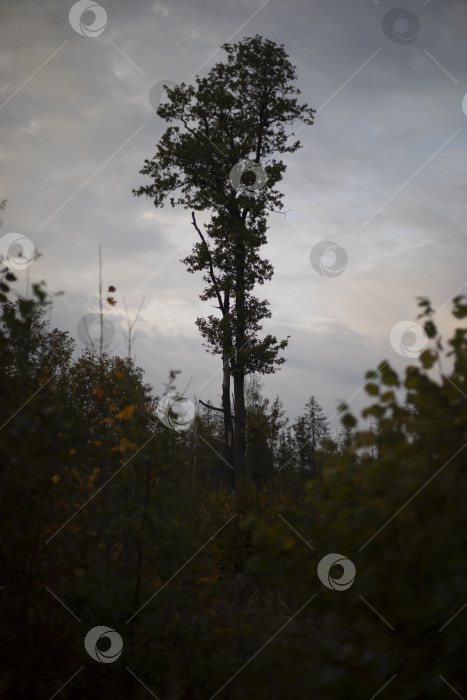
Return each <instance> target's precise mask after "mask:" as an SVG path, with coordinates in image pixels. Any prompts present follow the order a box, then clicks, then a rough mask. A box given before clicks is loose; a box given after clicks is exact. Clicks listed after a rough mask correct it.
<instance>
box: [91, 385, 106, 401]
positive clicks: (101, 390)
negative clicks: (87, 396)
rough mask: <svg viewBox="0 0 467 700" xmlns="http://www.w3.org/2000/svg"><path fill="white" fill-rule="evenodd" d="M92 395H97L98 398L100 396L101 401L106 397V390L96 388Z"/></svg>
mask: <svg viewBox="0 0 467 700" xmlns="http://www.w3.org/2000/svg"><path fill="white" fill-rule="evenodd" d="M92 393H93V394H96V396H98V397H99V398H100V399H101V398H102V397H103V396H104V390H103V389H101V388H100V386H96V388H95V389H94V391H93V392H92Z"/></svg>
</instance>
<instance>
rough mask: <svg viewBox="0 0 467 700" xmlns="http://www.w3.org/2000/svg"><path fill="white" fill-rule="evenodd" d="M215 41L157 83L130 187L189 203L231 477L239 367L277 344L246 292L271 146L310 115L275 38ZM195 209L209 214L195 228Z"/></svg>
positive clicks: (241, 378) (266, 207) (260, 366)
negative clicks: (147, 141) (205, 68)
mask: <svg viewBox="0 0 467 700" xmlns="http://www.w3.org/2000/svg"><path fill="white" fill-rule="evenodd" d="M222 48H223V49H224V50H225V52H226V53H227V60H226V61H225V62H220V63H218V64H216V65H215V66H214V67H213V68H212V69H211V71H210V72H209V73H208V75H207V76H206V77H205V78H199V77H197V78H196V85H185V83H181V84H180V85H178V86H174V87H172V88H170V89H167V94H168V102H166V103H165V104H162V105H160V106H159V108H158V111H157V112H158V114H159V116H160V117H162V118H163V119H165V120H166V121H167V122H169V123H170V124H171V125H170V126H169V127H168V128H167V129H166V131H165V133H164V135H163V136H162V138H161V140H160V142H159V144H158V146H157V152H156V154H155V156H154V157H153V158H152V160H146V161H145V164H144V167H143V169H142V170H141V171H140V172H141V173H142V174H143V175H147V176H149V177H150V178H151V183H150V184H149V185H146V186H142V187H140V188H139V189H138V190H134V193H135V194H136V195H138V196H141V195H146V196H148V197H151V198H152V199H153V200H154V204H155V206H156V207H161V206H163V205H164V203H165V202H166V200H167V199H168V200H169V201H170V203H171V205H172V206H175V205H177V204H180V205H182V206H183V207H184V208H187V209H191V210H192V224H193V226H194V228H195V230H196V232H197V234H198V237H199V241H198V242H197V243H195V245H194V247H193V250H192V254H191V255H189V256H188V257H187V258H186V259H185V260H184V263H185V264H186V266H187V269H188V271H189V272H192V273H194V272H196V271H202V272H203V273H204V281H205V283H206V286H205V288H204V290H203V292H202V294H201V295H200V298H201V299H202V300H204V301H211V300H215V302H217V308H218V310H219V312H220V315H216V316H215V315H212V314H211V315H209V316H208V317H207V318H198V319H197V325H198V328H199V330H200V332H201V335H202V336H203V338H204V340H205V341H206V344H207V347H208V349H209V350H210V351H211V352H212V353H213V354H218V355H220V356H221V357H222V366H223V382H222V411H223V418H224V430H225V447H226V452H227V455H228V458H229V459H230V460H231V461H232V463H233V466H234V472H233V474H234V482H233V485H235V483H237V482H238V479H239V477H241V476H242V475H243V474H244V473H245V468H246V458H245V447H246V437H245V431H246V411H245V377H246V376H247V375H248V374H250V373H252V372H257V373H259V374H268V373H272V372H274V371H275V370H276V369H277V367H278V366H279V365H280V364H281V363H282V362H283V361H284V360H283V358H282V357H280V351H281V350H283V349H284V348H285V347H286V345H287V340H280V341H278V340H277V338H276V337H275V336H273V335H270V334H268V335H266V336H265V337H260V331H261V329H262V325H261V323H262V321H263V320H264V319H266V318H269V317H270V316H271V312H270V311H269V305H268V303H267V301H264V300H259V299H258V298H257V297H256V296H254V294H253V290H254V287H255V285H256V284H264V282H267V281H269V280H270V279H271V277H272V275H273V267H272V265H271V263H270V262H269V261H268V260H265V259H263V258H262V257H261V256H260V249H261V247H262V246H263V245H264V244H265V243H266V242H267V239H266V231H267V220H268V215H269V212H270V211H277V210H279V209H281V208H282V197H283V195H282V194H281V193H280V192H279V191H278V190H277V189H276V185H277V184H278V183H279V182H280V180H281V179H282V176H283V173H284V172H285V169H286V166H285V164H284V163H283V162H282V161H280V160H276V159H275V158H274V156H275V154H283V153H293V152H294V151H296V150H297V149H298V148H299V147H300V142H299V141H291V140H290V136H294V133H293V131H292V133H291V134H288V133H287V131H288V129H287V127H292V126H293V124H294V122H295V121H296V120H301V121H302V122H304V123H306V124H312V123H313V114H314V111H315V110H313V109H312V108H310V107H308V105H307V104H299V102H298V100H297V97H296V96H297V95H299V94H300V91H299V90H298V89H297V88H296V87H295V86H294V85H293V81H294V80H295V79H296V70H295V67H294V66H293V65H292V64H291V63H290V61H289V58H288V56H287V54H286V52H285V50H284V48H283V46H282V45H281V46H279V45H277V44H276V43H275V42H273V41H270V40H268V39H264V38H262V37H260V36H258V35H257V36H255V37H253V38H247V39H244V40H243V41H241V42H239V43H237V44H225V45H224V46H223V47H222ZM253 175H254V176H255V177H256V179H255V184H253V183H252V182H251V177H252V176H253ZM242 177H243V178H244V179H243V181H242ZM196 212H206V213H208V214H209V217H210V218H209V220H208V222H207V223H206V224H205V226H204V229H205V230H204V232H203V230H202V225H200V224H199V223H198V221H197V218H196ZM231 381H233V397H234V407H233V408H234V411H233V414H234V415H233V414H232V406H231Z"/></svg>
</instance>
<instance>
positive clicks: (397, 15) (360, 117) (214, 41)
mask: <svg viewBox="0 0 467 700" xmlns="http://www.w3.org/2000/svg"><path fill="white" fill-rule="evenodd" d="M398 1H400V2H401V3H403V7H402V8H399V10H398V11H397V9H396V10H395V8H397V7H399V5H398V4H397V2H396V0H351V1H350V0H288V2H283V1H282V0H281V1H279V0H267V1H266V2H265V1H264V0H224V2H222V3H221V2H215V1H214V0H194V1H193V2H190V1H189V0H171V1H170V2H162V1H159V0H152V1H151V0H138V1H137V2H134V3H129V2H123V0H103V2H102V7H103V8H104V9H103V10H101V9H100V7H99V6H97V7H95V8H94V9H95V11H96V13H95V14H94V13H92V12H91V11H89V10H88V11H87V12H85V13H84V14H82V15H81V18H80V14H81V12H82V8H83V6H84V5H85V4H86V3H83V4H82V3H78V6H77V7H76V8H75V11H74V13H72V15H71V19H72V22H70V17H69V12H70V9H71V8H72V6H73V2H72V1H71V0H67V1H64V0H61V1H60V2H59V1H58V0H47V1H44V2H41V3H37V2H28V1H27V0H19V1H18V2H16V3H9V4H4V6H3V8H2V22H1V26H0V34H1V46H2V50H1V56H0V62H1V64H0V65H1V69H2V81H1V85H0V105H1V106H0V127H1V130H2V135H1V139H0V159H1V162H2V168H1V172H2V183H1V187H0V199H3V198H6V199H7V200H8V205H7V209H6V210H5V212H4V213H3V216H2V219H3V226H2V230H1V233H2V236H5V235H6V234H9V233H16V234H21V235H23V236H25V237H27V238H28V239H30V241H32V243H33V245H34V246H35V248H36V249H37V251H39V252H40V254H41V257H40V258H39V259H38V260H36V261H35V262H33V263H32V264H31V265H30V266H29V268H28V269H27V271H25V270H22V271H20V272H18V276H19V278H20V283H19V289H20V291H22V292H25V291H26V289H27V283H28V280H29V283H30V282H32V281H36V280H39V279H45V280H46V281H47V283H48V284H49V285H50V289H51V290H63V291H64V292H65V294H64V296H63V297H61V298H57V299H56V300H55V302H54V307H53V311H52V323H53V324H54V325H56V326H58V327H59V328H62V329H64V330H69V331H70V332H71V334H72V335H73V336H74V337H76V338H77V330H76V329H77V324H78V322H79V320H80V319H81V318H82V316H83V315H84V314H87V313H89V312H92V311H95V310H96V308H97V306H96V299H97V283H98V246H99V245H101V246H102V255H103V261H104V267H103V276H104V284H105V285H110V284H113V285H115V287H116V288H117V292H116V294H115V297H116V299H117V301H118V304H117V307H116V308H115V309H113V310H111V313H110V314H109V319H111V320H112V322H113V323H114V325H115V327H116V329H117V331H116V336H115V342H114V347H115V352H116V353H121V354H124V353H125V340H124V337H123V334H122V332H121V331H122V330H125V315H124V310H123V303H122V302H123V298H125V299H126V301H127V305H128V308H129V311H130V315H134V314H135V313H136V312H137V310H138V307H139V305H140V303H141V301H142V299H143V297H144V298H145V302H144V307H143V310H142V313H141V316H140V320H139V323H138V326H137V330H138V338H137V340H136V343H135V347H134V354H135V357H136V361H137V363H138V364H139V365H140V366H142V367H143V368H144V369H145V371H146V378H147V380H148V381H149V382H150V383H151V384H152V385H153V387H154V390H155V392H156V393H158V394H160V393H161V392H162V390H163V382H164V381H165V380H166V378H167V376H168V372H169V370H170V369H178V370H181V372H182V374H181V379H180V381H179V385H178V386H179V389H180V390H183V389H184V388H185V387H186V385H187V384H188V383H189V387H188V389H187V396H189V397H191V398H192V397H193V396H194V395H197V396H199V397H200V398H202V399H203V400H207V399H208V398H211V399H212V400H213V401H214V402H217V401H218V400H219V399H218V396H219V394H220V373H219V366H220V360H219V358H217V357H213V356H211V355H209V354H207V353H206V351H205V349H204V348H203V347H202V343H201V339H200V337H199V335H198V332H197V329H196V327H195V325H194V321H195V318H196V317H197V316H200V315H204V314H205V313H206V311H207V309H206V307H205V305H204V304H203V303H202V302H201V301H200V300H199V299H198V294H199V293H200V291H201V289H202V280H201V276H198V275H196V276H193V275H189V274H188V273H187V272H186V270H185V267H184V266H183V265H182V263H181V262H180V258H183V257H184V256H185V255H187V254H188V252H189V250H190V248H191V246H192V244H193V242H194V241H195V238H194V236H193V233H194V231H193V227H192V226H191V225H190V213H189V212H188V211H185V210H182V209H175V210H174V209H172V208H170V207H168V208H165V209H162V210H160V209H155V207H154V206H153V204H152V202H151V201H150V200H145V199H143V198H134V197H133V195H132V192H131V191H132V188H135V187H138V186H139V185H141V184H143V183H145V182H147V181H146V179H145V178H144V177H143V176H142V175H140V174H139V170H140V169H141V167H142V164H143V160H144V159H145V158H150V157H152V155H153V154H154V152H155V144H156V143H157V141H158V140H159V138H160V137H161V135H162V133H163V131H164V129H165V124H164V122H163V121H162V120H161V119H160V118H159V117H157V115H155V113H154V110H153V108H152V106H151V104H150V101H149V93H150V91H151V88H152V87H153V85H154V84H155V83H157V82H158V81H161V80H164V81H167V80H173V81H175V82H179V81H182V80H183V81H185V82H190V80H192V78H193V75H195V74H199V75H200V76H203V75H206V74H207V72H208V71H209V69H210V68H211V67H212V66H213V65H214V63H215V62H217V61H220V60H222V59H223V56H224V55H223V52H222V51H221V50H220V46H221V45H222V44H223V43H224V42H226V41H238V40H241V39H242V38H244V37H246V36H253V35H255V34H261V35H263V36H264V37H267V38H269V39H271V40H274V41H276V42H278V43H283V44H284V45H285V49H286V51H287V52H288V54H289V56H290V58H291V60H292V62H293V63H294V64H295V65H296V66H297V70H298V86H299V88H300V89H301V91H302V97H303V100H304V101H306V102H308V103H309V105H310V106H312V107H314V108H315V109H317V110H318V113H317V115H316V118H315V124H314V126H312V127H306V128H304V129H303V130H302V131H301V132H300V138H301V141H302V144H303V148H302V149H301V150H300V151H298V152H297V153H295V154H293V155H291V156H289V157H288V159H287V161H286V162H287V164H288V170H287V172H286V174H285V178H284V180H283V183H282V189H283V192H284V193H285V198H284V209H285V210H288V213H287V215H286V216H282V215H272V216H271V219H270V232H269V243H268V246H267V250H265V254H266V255H267V257H269V258H270V260H271V261H272V262H273V264H274V267H275V275H274V278H273V280H272V282H271V283H269V284H268V285H267V286H265V287H262V288H261V289H260V291H261V295H264V296H267V298H268V299H269V300H270V303H271V311H272V313H273V317H272V319H271V320H270V321H268V322H267V323H266V324H265V331H268V332H273V333H275V334H276V335H277V336H278V337H280V338H282V337H285V336H286V335H290V336H291V337H290V345H289V348H288V349H287V351H286V358H287V362H286V364H285V365H284V366H283V368H282V370H281V371H280V372H278V373H277V374H276V375H274V376H270V377H266V379H265V384H266V385H265V393H266V395H268V396H270V397H273V396H274V395H275V394H276V393H279V395H280V396H281V398H282V399H283V401H284V403H285V406H286V408H287V410H288V411H289V413H290V414H291V416H294V415H297V414H298V413H299V412H300V410H301V408H302V407H303V404H304V403H305V401H306V400H307V398H308V397H309V396H310V395H311V394H312V393H313V394H315V396H316V397H317V399H318V401H320V403H321V404H322V405H323V407H324V409H325V411H326V413H327V414H328V416H329V417H331V416H333V414H334V413H335V409H336V406H337V403H338V401H341V400H350V405H351V407H352V408H353V409H354V410H355V411H358V410H359V408H360V407H361V406H362V405H364V404H366V403H368V400H367V398H366V397H365V395H364V394H363V392H362V391H361V387H362V383H363V377H364V373H365V371H366V370H368V369H370V368H373V367H375V366H376V365H377V364H378V363H379V362H380V361H381V360H382V359H384V358H387V359H389V360H390V362H391V363H392V364H393V366H394V367H396V368H397V369H399V370H401V371H403V369H404V367H405V366H406V365H407V363H408V362H410V360H409V359H407V358H405V357H403V356H401V355H400V354H398V353H397V352H396V351H395V350H394V349H393V347H392V345H391V343H390V333H391V329H393V328H394V326H395V325H396V324H398V323H400V322H402V321H408V322H413V323H415V322H416V317H417V305H416V297H417V296H420V295H427V296H429V297H430V298H431V300H432V303H433V305H434V307H435V308H436V309H438V314H437V317H436V319H437V321H438V323H439V326H440V328H441V329H442V330H443V331H444V332H446V333H449V330H450V327H451V322H450V318H449V317H450V313H449V310H450V303H449V302H450V300H451V298H452V297H453V296H455V294H456V293H459V292H462V291H465V286H464V285H466V284H467V267H466V265H465V257H464V252H465V250H466V245H465V236H466V231H465V222H466V219H467V198H466V196H465V192H466V187H467V166H466V162H467V116H466V113H467V99H466V100H465V102H464V103H463V100H464V97H465V95H466V92H467V77H466V68H467V43H466V41H465V33H466V29H467V4H466V3H465V0H462V1H460V0H443V1H442V2H441V0H398ZM90 4H91V3H90V2H89V3H88V5H90ZM392 10H395V11H394V12H391V11H392ZM388 13H389V14H388ZM93 22H94V27H93V28H92V29H89V30H88V29H86V27H89V26H91V25H92V24H93ZM72 23H73V24H74V25H75V27H74V28H73V26H72ZM91 32H93V33H91ZM86 34H91V35H90V36H87V35H86ZM463 104H464V109H463ZM464 110H465V111H464ZM11 240H13V238H11V237H10V238H7V239H3V243H2V242H1V241H0V245H3V246H5V245H6V243H5V241H7V242H8V241H11ZM323 240H325V241H326V240H327V241H332V242H333V243H334V244H336V245H337V247H336V245H335V246H334V247H333V250H334V253H333V252H332V251H328V252H327V253H323V255H322V256H321V258H320V260H318V261H317V263H316V264H315V267H317V268H318V271H317V270H315V269H313V267H312V265H311V264H310V252H311V250H312V249H313V248H314V246H316V245H317V244H319V243H320V242H321V241H323ZM342 249H343V250H344V251H345V253H342ZM314 250H315V253H314V255H315V260H316V255H317V251H319V250H320V248H319V247H318V248H315V249H314ZM0 252H3V254H5V251H0ZM342 255H344V257H346V258H347V262H346V265H343V264H341V257H340V256H342ZM336 256H337V257H336ZM342 259H344V258H342ZM320 262H321V268H320V266H319V263H320ZM336 266H337V267H339V266H340V267H341V268H343V267H345V269H343V270H342V273H341V274H338V275H337V276H327V275H328V274H329V270H331V271H332V269H333V268H336ZM320 269H321V272H324V274H320V271H319V270H320ZM398 328H399V327H398ZM399 335H400V334H399ZM397 337H398V336H397V334H396V342H399V346H398V347H399V348H401V345H400V343H401V342H402V346H403V347H404V345H407V346H408V345H410V344H413V342H415V349H417V347H418V346H417V343H419V342H420V343H422V342H423V338H421V337H420V336H418V338H417V336H416V335H409V336H408V335H407V334H406V335H405V336H403V337H402V340H401V338H399V341H397ZM77 343H78V348H79V349H81V348H82V347H83V346H82V343H81V342H80V341H79V339H77ZM333 423H334V424H336V421H333Z"/></svg>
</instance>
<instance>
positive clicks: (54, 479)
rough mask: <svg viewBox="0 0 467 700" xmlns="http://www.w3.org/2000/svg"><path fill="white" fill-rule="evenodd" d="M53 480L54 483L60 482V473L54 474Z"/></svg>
mask: <svg viewBox="0 0 467 700" xmlns="http://www.w3.org/2000/svg"><path fill="white" fill-rule="evenodd" d="M52 481H53V483H54V484H58V482H59V481H60V477H59V475H58V474H54V476H53V477H52Z"/></svg>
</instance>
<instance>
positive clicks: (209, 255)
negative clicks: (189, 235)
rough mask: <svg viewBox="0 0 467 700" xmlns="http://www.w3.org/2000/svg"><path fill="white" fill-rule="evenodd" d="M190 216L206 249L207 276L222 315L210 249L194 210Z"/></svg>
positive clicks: (221, 305) (220, 299)
mask: <svg viewBox="0 0 467 700" xmlns="http://www.w3.org/2000/svg"><path fill="white" fill-rule="evenodd" d="M191 218H192V219H193V226H194V227H195V229H196V231H197V233H198V235H199V237H200V238H201V240H202V241H203V243H204V245H205V247H206V251H207V254H208V259H209V276H210V278H211V282H212V284H213V287H214V291H215V292H216V297H217V301H218V302H219V308H220V310H221V312H222V315H224V304H223V302H222V297H221V293H220V291H219V286H218V284H217V279H216V275H215V274H214V264H213V262H212V256H211V251H210V250H209V246H208V244H207V242H206V239H205V237H204V236H203V234H202V233H201V230H200V228H199V226H198V224H197V223H196V217H195V212H194V211H192V212H191Z"/></svg>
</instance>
